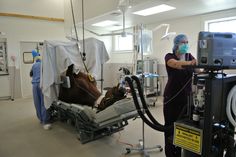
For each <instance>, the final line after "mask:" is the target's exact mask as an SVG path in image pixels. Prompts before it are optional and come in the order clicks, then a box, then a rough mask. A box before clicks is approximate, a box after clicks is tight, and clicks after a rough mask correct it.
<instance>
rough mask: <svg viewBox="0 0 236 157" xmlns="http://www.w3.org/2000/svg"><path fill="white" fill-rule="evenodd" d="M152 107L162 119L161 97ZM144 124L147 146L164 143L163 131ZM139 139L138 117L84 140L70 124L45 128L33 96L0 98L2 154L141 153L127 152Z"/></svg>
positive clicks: (115, 156) (91, 156)
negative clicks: (114, 130) (116, 130)
mask: <svg viewBox="0 0 236 157" xmlns="http://www.w3.org/2000/svg"><path fill="white" fill-rule="evenodd" d="M150 109H151V112H152V113H153V114H154V115H155V117H156V118H157V119H158V120H159V121H160V122H161V123H163V114H162V97H159V98H158V101H157V103H156V106H155V107H151V108H150ZM144 126H145V127H144V134H145V146H146V147H149V146H154V145H159V144H160V145H162V146H163V141H164V136H163V133H161V132H157V131H155V130H153V129H151V128H150V127H148V126H147V125H144ZM139 139H142V121H141V119H139V118H138V119H136V120H129V125H128V126H126V127H125V129H124V130H123V131H120V132H119V133H115V134H113V135H111V136H106V137H103V138H101V139H98V140H96V141H93V142H90V143H87V144H81V143H80V141H78V140H77V138H76V132H75V129H74V128H73V127H71V126H70V125H68V124H65V123H62V122H56V123H53V129H52V130H49V131H46V130H43V128H42V126H41V124H40V123H39V122H38V120H37V118H36V115H35V109H34V106H33V101H32V99H31V98H27V99H18V100H15V101H0V157H140V156H142V154H141V153H139V152H137V151H136V152H135V151H132V152H131V153H130V154H128V155H125V153H126V149H125V148H126V147H129V146H128V145H127V143H128V144H131V145H133V146H135V145H136V144H137V143H138V140H139ZM164 156H165V155H164V152H159V151H156V150H154V151H152V152H150V157H164Z"/></svg>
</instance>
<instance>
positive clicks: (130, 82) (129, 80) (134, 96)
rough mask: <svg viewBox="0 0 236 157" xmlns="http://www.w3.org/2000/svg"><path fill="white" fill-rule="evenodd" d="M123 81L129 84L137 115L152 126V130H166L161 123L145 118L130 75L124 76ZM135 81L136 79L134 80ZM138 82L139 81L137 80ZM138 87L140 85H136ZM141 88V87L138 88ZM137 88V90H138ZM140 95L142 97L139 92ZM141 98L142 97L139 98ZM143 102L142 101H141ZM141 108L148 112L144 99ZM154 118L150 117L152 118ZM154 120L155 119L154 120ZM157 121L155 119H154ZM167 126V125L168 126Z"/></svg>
mask: <svg viewBox="0 0 236 157" xmlns="http://www.w3.org/2000/svg"><path fill="white" fill-rule="evenodd" d="M125 81H127V82H128V84H129V86H130V89H131V93H132V96H133V100H134V104H135V107H136V109H137V112H138V114H139V116H140V117H141V118H142V120H143V121H144V122H145V123H146V124H147V125H148V126H150V127H151V128H153V129H154V130H158V131H161V132H164V131H166V130H167V128H166V127H164V126H163V125H160V124H159V123H153V122H152V121H150V120H149V119H148V118H146V116H145V115H144V113H143V111H142V109H141V107H140V105H139V102H138V98H137V95H136V92H135V89H134V86H133V82H132V80H131V78H130V77H126V78H125ZM135 81H136V80H135ZM139 83H140V82H139ZM138 88H140V86H139V87H138ZM140 89H141V88H140ZM140 89H139V90H140ZM139 95H140V97H142V96H143V95H142V94H141V93H139ZM141 99H143V98H141ZM142 103H143V102H142ZM143 108H144V111H145V112H150V111H149V110H148V109H147V105H146V103H145V100H144V103H143ZM153 119H154V118H153V117H152V120H153ZM155 121H156V120H155ZM156 122H157V121H156ZM168 128H169V127H168Z"/></svg>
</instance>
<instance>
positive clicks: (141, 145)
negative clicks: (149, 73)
mask: <svg viewBox="0 0 236 157" xmlns="http://www.w3.org/2000/svg"><path fill="white" fill-rule="evenodd" d="M140 34H141V60H142V81H141V85H142V87H143V88H142V90H144V77H145V76H144V64H143V63H144V62H143V60H144V58H143V24H141V26H140ZM143 112H144V113H145V110H143ZM153 149H158V150H159V151H160V152H162V151H163V148H162V147H161V145H156V146H153V147H145V131H144V121H143V120H142V139H139V143H138V147H137V148H126V151H127V154H129V153H131V151H132V150H136V151H139V152H140V153H142V154H143V156H144V157H150V155H149V153H148V151H149V150H153Z"/></svg>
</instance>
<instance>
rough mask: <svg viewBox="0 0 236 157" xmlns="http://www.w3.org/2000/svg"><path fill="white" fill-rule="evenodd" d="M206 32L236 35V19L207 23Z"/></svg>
mask: <svg viewBox="0 0 236 157" xmlns="http://www.w3.org/2000/svg"><path fill="white" fill-rule="evenodd" d="M205 26H206V28H205V29H206V30H207V31H209V32H233V33H236V17H230V18H223V19H216V20H211V21H206V25H205Z"/></svg>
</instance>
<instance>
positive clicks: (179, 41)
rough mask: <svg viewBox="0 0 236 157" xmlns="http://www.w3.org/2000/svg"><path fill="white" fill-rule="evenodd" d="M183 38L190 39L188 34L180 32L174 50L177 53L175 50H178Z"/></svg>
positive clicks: (175, 40) (175, 39)
mask: <svg viewBox="0 0 236 157" xmlns="http://www.w3.org/2000/svg"><path fill="white" fill-rule="evenodd" d="M183 40H188V38H187V36H186V35H184V34H179V35H177V36H176V37H175V38H174V46H173V52H174V53H175V51H176V50H177V48H178V46H179V44H180V43H181V42H182V41H183Z"/></svg>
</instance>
